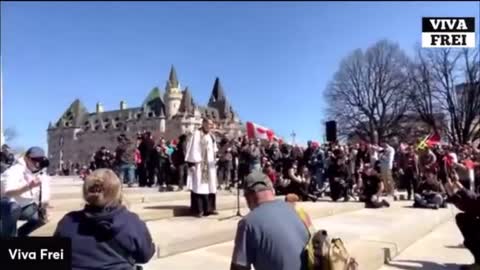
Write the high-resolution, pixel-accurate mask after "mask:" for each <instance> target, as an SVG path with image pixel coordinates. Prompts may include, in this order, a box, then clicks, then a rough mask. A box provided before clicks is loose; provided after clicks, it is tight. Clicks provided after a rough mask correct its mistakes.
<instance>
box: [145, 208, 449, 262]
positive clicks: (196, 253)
mask: <svg viewBox="0 0 480 270" xmlns="http://www.w3.org/2000/svg"><path fill="white" fill-rule="evenodd" d="M406 204H408V203H407V202H404V203H400V202H399V203H395V204H394V205H392V207H391V208H390V209H361V210H357V211H351V212H346V213H341V214H340V213H339V214H335V215H333V216H329V217H322V218H315V219H314V221H313V222H314V224H315V226H316V227H317V228H324V229H327V230H328V231H329V233H330V234H331V235H332V236H339V237H341V238H342V239H343V240H344V241H345V243H346V245H347V248H348V249H349V251H350V252H351V253H352V255H353V256H355V257H356V258H357V260H358V261H359V262H360V264H361V268H360V269H361V270H376V269H378V268H379V267H381V266H382V264H383V262H384V260H385V256H386V253H390V254H392V256H395V255H396V254H397V253H398V252H401V251H402V250H404V249H405V248H406V247H408V246H409V245H411V244H412V243H413V242H415V241H416V240H417V239H421V238H422V237H423V236H424V235H426V234H427V233H428V232H429V231H431V230H433V229H434V228H435V227H436V226H437V225H438V224H442V223H443V222H444V221H446V220H449V219H451V211H450V209H442V210H438V211H434V210H425V211H423V210H420V209H412V208H410V207H406ZM332 205H336V206H339V205H341V203H337V204H332ZM413 216H416V217H417V218H418V219H420V220H425V222H423V223H421V224H418V222H416V220H414V219H412V217H413ZM232 248H233V242H232V241H229V242H225V243H221V244H216V245H210V246H206V247H203V248H197V249H196V250H193V251H190V252H184V253H180V254H176V255H173V256H168V257H164V258H160V259H156V260H155V259H154V260H152V261H151V262H150V263H148V264H147V265H146V266H145V270H159V269H162V270H175V269H182V270H196V269H204V268H205V269H210V270H221V269H228V267H229V263H230V258H231V253H232ZM386 250H388V252H385V251H386ZM426 269H428V268H426Z"/></svg>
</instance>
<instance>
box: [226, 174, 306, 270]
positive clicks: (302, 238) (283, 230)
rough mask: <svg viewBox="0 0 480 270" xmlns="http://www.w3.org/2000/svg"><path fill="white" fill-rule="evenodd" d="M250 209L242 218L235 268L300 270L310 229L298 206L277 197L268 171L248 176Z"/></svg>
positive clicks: (247, 196)
mask: <svg viewBox="0 0 480 270" xmlns="http://www.w3.org/2000/svg"><path fill="white" fill-rule="evenodd" d="M244 184H245V186H244V196H245V199H246V201H247V205H248V207H249V208H250V213H248V215H246V216H245V217H243V218H242V220H240V222H239V223H238V227H237V232H236V236H235V246H234V249H233V254H232V261H231V267H230V269H232V270H240V269H241V270H244V269H251V268H252V266H253V267H254V268H255V269H256V270H271V269H275V270H301V269H305V267H306V260H302V257H303V256H302V254H303V252H304V248H305V246H306V244H307V241H308V240H309V232H308V229H307V227H306V226H305V224H304V223H303V221H302V219H301V218H300V217H299V215H298V214H297V212H296V211H295V208H294V207H292V205H290V203H287V202H285V201H283V200H277V199H276V198H275V194H274V190H273V185H272V182H271V181H270V179H269V178H268V176H267V175H265V174H264V173H262V172H261V171H253V172H252V173H251V174H249V175H248V176H247V177H246V179H245V183H244Z"/></svg>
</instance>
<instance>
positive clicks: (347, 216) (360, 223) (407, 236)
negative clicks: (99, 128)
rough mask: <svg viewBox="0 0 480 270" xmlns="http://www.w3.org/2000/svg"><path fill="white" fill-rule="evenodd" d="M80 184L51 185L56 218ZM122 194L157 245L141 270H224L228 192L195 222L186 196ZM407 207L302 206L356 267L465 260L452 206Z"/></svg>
mask: <svg viewBox="0 0 480 270" xmlns="http://www.w3.org/2000/svg"><path fill="white" fill-rule="evenodd" d="M81 183H82V182H81V181H79V180H75V179H74V178H68V177H65V178H56V179H55V180H54V188H53V190H52V197H53V200H52V204H53V205H54V208H53V209H52V214H55V216H57V218H59V217H61V216H62V215H63V214H64V212H65V211H68V210H72V209H78V208H80V207H81V204H82V200H81V192H80V191H81V188H80V186H81ZM125 193H126V194H125V195H126V197H127V198H128V200H129V201H130V202H131V207H130V209H131V210H133V211H135V212H137V213H138V214H139V215H140V216H141V217H142V218H144V219H145V220H146V221H148V222H147V224H148V227H149V229H150V232H151V234H152V236H153V238H154V239H155V242H156V244H157V247H158V251H159V252H158V254H157V255H158V257H157V256H156V257H154V258H153V259H152V261H151V262H150V263H148V264H147V265H145V269H146V270H154V269H155V270H156V269H162V270H169V269H171V270H176V269H182V270H198V269H204V268H205V269H210V270H224V269H228V268H229V263H230V257H231V252H232V247H233V243H232V241H231V240H232V239H233V236H234V233H235V228H236V223H237V222H238V219H237V218H233V219H228V220H221V218H222V217H226V216H229V215H233V214H234V213H235V206H236V203H235V202H236V196H232V194H229V195H227V194H228V193H227V192H225V193H227V194H222V195H220V196H219V206H220V205H224V207H220V208H221V209H219V210H222V211H220V216H218V217H209V218H206V219H196V218H192V217H184V216H183V212H184V211H183V210H184V208H188V204H189V202H188V200H189V194H188V192H173V193H163V194H161V193H158V192H157V191H156V189H153V188H152V189H140V188H132V189H128V188H127V189H125ZM242 202H243V199H242ZM410 205H411V202H395V203H392V207H391V208H389V209H364V208H363V204H360V203H354V202H352V203H331V202H318V203H306V204H303V206H304V207H305V208H306V210H307V211H308V212H309V213H310V215H311V216H312V219H313V220H314V224H315V226H316V227H317V228H325V229H327V230H328V231H329V233H330V234H331V235H333V236H339V237H341V238H342V239H343V240H344V241H345V243H346V245H347V248H348V249H349V250H350V252H351V253H352V255H353V256H355V257H356V258H357V260H358V261H359V262H360V265H361V267H360V269H361V270H378V269H379V268H381V267H382V264H383V262H384V261H385V260H386V257H388V256H391V257H394V256H396V255H398V254H400V255H398V256H397V257H396V258H395V260H394V261H392V263H391V265H390V266H388V267H383V268H381V269H380V270H394V269H396V270H399V269H405V270H415V269H427V270H440V269H447V270H448V269H452V270H453V269H456V267H458V265H457V264H465V263H471V262H472V258H471V256H470V255H469V253H468V252H467V251H466V250H465V249H463V248H459V247H458V244H459V243H461V241H462V239H461V236H460V234H459V232H458V230H457V229H456V227H455V225H454V224H453V222H452V216H453V214H454V212H453V211H452V210H451V209H440V210H437V211H434V210H422V209H412V208H411V207H410ZM182 209H183V210H182ZM180 210H182V211H180ZM177 212H178V213H177ZM180 212H182V213H180ZM242 212H243V213H244V214H245V213H246V212H247V211H246V209H244V210H243V211H242ZM177 214H178V215H180V217H179V216H178V215H177ZM174 216H175V217H174ZM446 221H448V222H447V223H446V225H441V224H445V222H446ZM54 225H56V224H55V223H54V222H52V224H51V226H45V227H44V228H42V229H41V230H39V232H38V233H40V234H42V233H47V234H48V233H51V232H50V231H51V230H52V229H53V228H54ZM439 225H440V226H439ZM50 227H51V228H50ZM198 228H202V230H199V229H198ZM42 231H43V232H42ZM432 231H433V233H431V232H432ZM425 236H426V237H425ZM412 244H413V245H412ZM160 256H161V258H159V257H160ZM163 256H166V257H163Z"/></svg>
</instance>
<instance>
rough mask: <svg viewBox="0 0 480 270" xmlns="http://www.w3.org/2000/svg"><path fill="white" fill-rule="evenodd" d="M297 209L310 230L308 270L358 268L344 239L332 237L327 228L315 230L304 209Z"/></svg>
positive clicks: (307, 249) (307, 253)
mask: <svg viewBox="0 0 480 270" xmlns="http://www.w3.org/2000/svg"><path fill="white" fill-rule="evenodd" d="M295 210H296V212H297V214H298V216H299V217H300V219H301V220H302V222H303V223H304V224H305V227H306V228H307V230H308V232H309V240H308V242H307V245H306V246H305V250H304V253H305V259H306V260H307V269H308V270H358V263H357V262H356V260H355V259H354V258H353V257H351V256H350V254H349V252H348V250H347V248H346V247H345V245H344V244H343V241H342V239H340V238H332V239H330V237H329V235H328V233H327V231H326V230H318V231H316V232H315V229H314V228H313V225H312V223H311V221H310V219H309V218H308V215H306V213H305V212H304V210H303V209H301V208H296V209H295Z"/></svg>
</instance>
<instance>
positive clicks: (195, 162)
mask: <svg viewBox="0 0 480 270" xmlns="http://www.w3.org/2000/svg"><path fill="white" fill-rule="evenodd" d="M212 128H213V122H212V120H210V119H206V118H205V119H204V120H203V122H202V127H201V128H200V129H199V130H195V131H194V132H193V134H191V135H190V137H189V139H188V141H187V148H186V153H185V161H186V162H187V164H188V167H189V170H188V176H187V188H188V189H189V190H190V200H191V205H190V208H191V211H192V213H193V214H194V215H195V216H197V217H202V216H208V215H216V214H218V213H217V211H216V193H217V169H216V154H217V151H218V148H217V144H216V140H215V138H214V135H213V134H211V133H210V130H211V129H212Z"/></svg>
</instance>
